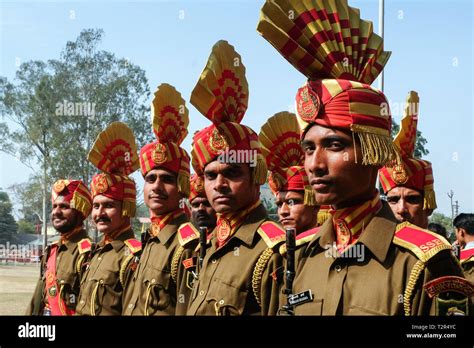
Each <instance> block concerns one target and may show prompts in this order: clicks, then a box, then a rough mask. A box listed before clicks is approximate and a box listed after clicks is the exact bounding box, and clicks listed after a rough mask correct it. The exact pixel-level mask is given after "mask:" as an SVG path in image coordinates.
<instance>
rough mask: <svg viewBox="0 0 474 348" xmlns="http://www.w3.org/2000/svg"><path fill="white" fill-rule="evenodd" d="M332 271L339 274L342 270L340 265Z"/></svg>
mask: <svg viewBox="0 0 474 348" xmlns="http://www.w3.org/2000/svg"><path fill="white" fill-rule="evenodd" d="M334 269H335V270H336V272H337V273H339V272H340V271H341V270H342V267H341V265H336V267H334Z"/></svg>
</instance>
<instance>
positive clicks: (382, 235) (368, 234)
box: [308, 201, 397, 263]
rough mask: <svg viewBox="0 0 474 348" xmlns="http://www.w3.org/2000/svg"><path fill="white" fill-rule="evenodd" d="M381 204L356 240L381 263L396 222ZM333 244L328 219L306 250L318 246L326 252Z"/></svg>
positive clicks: (332, 233) (390, 241)
mask: <svg viewBox="0 0 474 348" xmlns="http://www.w3.org/2000/svg"><path fill="white" fill-rule="evenodd" d="M382 204H383V206H382V208H381V209H380V210H379V211H378V213H377V214H375V216H374V217H373V218H372V219H371V220H370V222H369V223H368V225H367V227H366V228H365V230H364V232H363V233H362V234H361V236H360V238H359V240H358V243H362V244H364V245H365V246H366V247H367V248H368V249H369V250H370V251H371V252H372V254H374V256H375V257H376V258H377V260H379V262H381V263H383V262H384V261H385V259H386V257H387V253H388V250H389V248H390V245H391V244H392V241H393V236H394V234H395V227H396V225H397V220H396V219H395V217H394V216H393V213H392V211H391V209H390V207H389V206H388V204H387V202H384V201H383V202H382ZM334 242H335V232H334V228H333V223H332V220H331V219H329V220H327V221H326V222H325V223H324V224H323V225H322V226H321V229H320V231H319V233H318V234H316V235H315V236H314V238H313V239H312V240H311V241H310V242H309V244H308V249H309V248H313V247H315V246H316V244H318V245H319V246H320V247H321V248H323V249H324V250H326V249H327V248H328V246H330V247H332V245H333V243H334Z"/></svg>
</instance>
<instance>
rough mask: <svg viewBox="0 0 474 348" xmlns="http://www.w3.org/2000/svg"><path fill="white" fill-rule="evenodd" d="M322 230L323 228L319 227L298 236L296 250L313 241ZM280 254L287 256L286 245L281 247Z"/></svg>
mask: <svg viewBox="0 0 474 348" xmlns="http://www.w3.org/2000/svg"><path fill="white" fill-rule="evenodd" d="M320 229H321V227H320V226H318V227H315V228H312V229H310V230H307V231H304V232H301V233H300V234H298V235H297V236H296V239H295V246H296V248H298V247H299V246H301V245H304V244H306V243H308V242H309V241H311V240H312V239H313V237H314V236H315V235H316V234H317V233H318V232H319V230H320ZM280 254H281V255H285V254H286V243H285V244H283V245H281V246H280Z"/></svg>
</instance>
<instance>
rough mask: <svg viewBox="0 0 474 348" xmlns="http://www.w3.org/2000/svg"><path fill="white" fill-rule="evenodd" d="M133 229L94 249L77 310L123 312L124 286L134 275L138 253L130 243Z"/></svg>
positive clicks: (110, 313) (98, 312) (78, 311)
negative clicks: (128, 244)
mask: <svg viewBox="0 0 474 348" xmlns="http://www.w3.org/2000/svg"><path fill="white" fill-rule="evenodd" d="M134 238H135V235H134V234H133V231H132V230H128V231H126V232H124V233H122V234H121V235H119V236H118V237H117V238H116V239H115V240H113V241H111V242H110V243H107V244H105V245H103V246H101V247H99V248H98V249H96V250H95V251H94V253H93V256H92V259H91V261H90V264H89V267H88V269H87V271H86V272H85V274H84V277H83V279H82V282H81V292H80V295H79V304H78V306H77V314H79V315H121V314H122V306H123V301H122V300H123V297H122V295H123V289H124V287H125V286H126V285H127V284H128V282H129V281H130V279H131V274H132V273H133V269H134V267H135V265H136V262H138V260H137V258H138V254H139V252H136V254H134V252H135V250H132V249H130V247H128V246H127V244H126V241H127V240H130V239H134Z"/></svg>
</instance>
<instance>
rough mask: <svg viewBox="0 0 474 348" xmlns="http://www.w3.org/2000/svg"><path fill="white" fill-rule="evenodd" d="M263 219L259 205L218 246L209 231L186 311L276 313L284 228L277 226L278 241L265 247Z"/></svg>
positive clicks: (263, 213)
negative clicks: (209, 236)
mask: <svg viewBox="0 0 474 348" xmlns="http://www.w3.org/2000/svg"><path fill="white" fill-rule="evenodd" d="M265 221H268V217H267V213H266V210H265V208H264V207H263V205H259V206H258V207H257V208H255V209H254V210H253V211H252V212H250V213H249V214H248V216H247V218H246V219H245V221H244V223H243V224H242V225H241V226H240V227H239V228H238V229H237V230H236V232H235V233H234V234H233V235H232V236H231V238H230V239H229V240H228V241H227V243H226V244H224V245H223V246H222V247H221V248H219V249H217V238H216V236H215V234H213V236H212V239H211V246H210V248H209V249H208V250H207V252H206V256H205V258H204V262H203V268H202V270H201V271H200V273H199V279H198V280H197V281H195V282H194V286H193V291H192V294H191V302H190V304H189V307H188V311H187V314H188V315H274V314H276V313H277V311H278V292H279V287H280V285H281V281H282V272H283V269H282V257H281V255H280V254H279V253H278V252H277V250H278V246H279V245H280V244H281V242H283V241H284V238H285V232H284V231H283V229H281V228H280V232H281V234H280V238H279V241H278V242H275V243H273V247H269V245H268V244H267V242H266V241H265V240H264V239H263V238H262V236H261V235H260V233H258V230H259V227H260V226H261V225H262V223H264V222H265ZM262 255H263V256H262ZM257 261H260V262H259V265H260V268H259V270H260V271H261V272H259V273H260V276H259V277H258V279H255V278H254V277H253V274H254V270H255V267H256V265H257ZM257 296H258V300H257ZM259 302H260V303H259Z"/></svg>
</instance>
